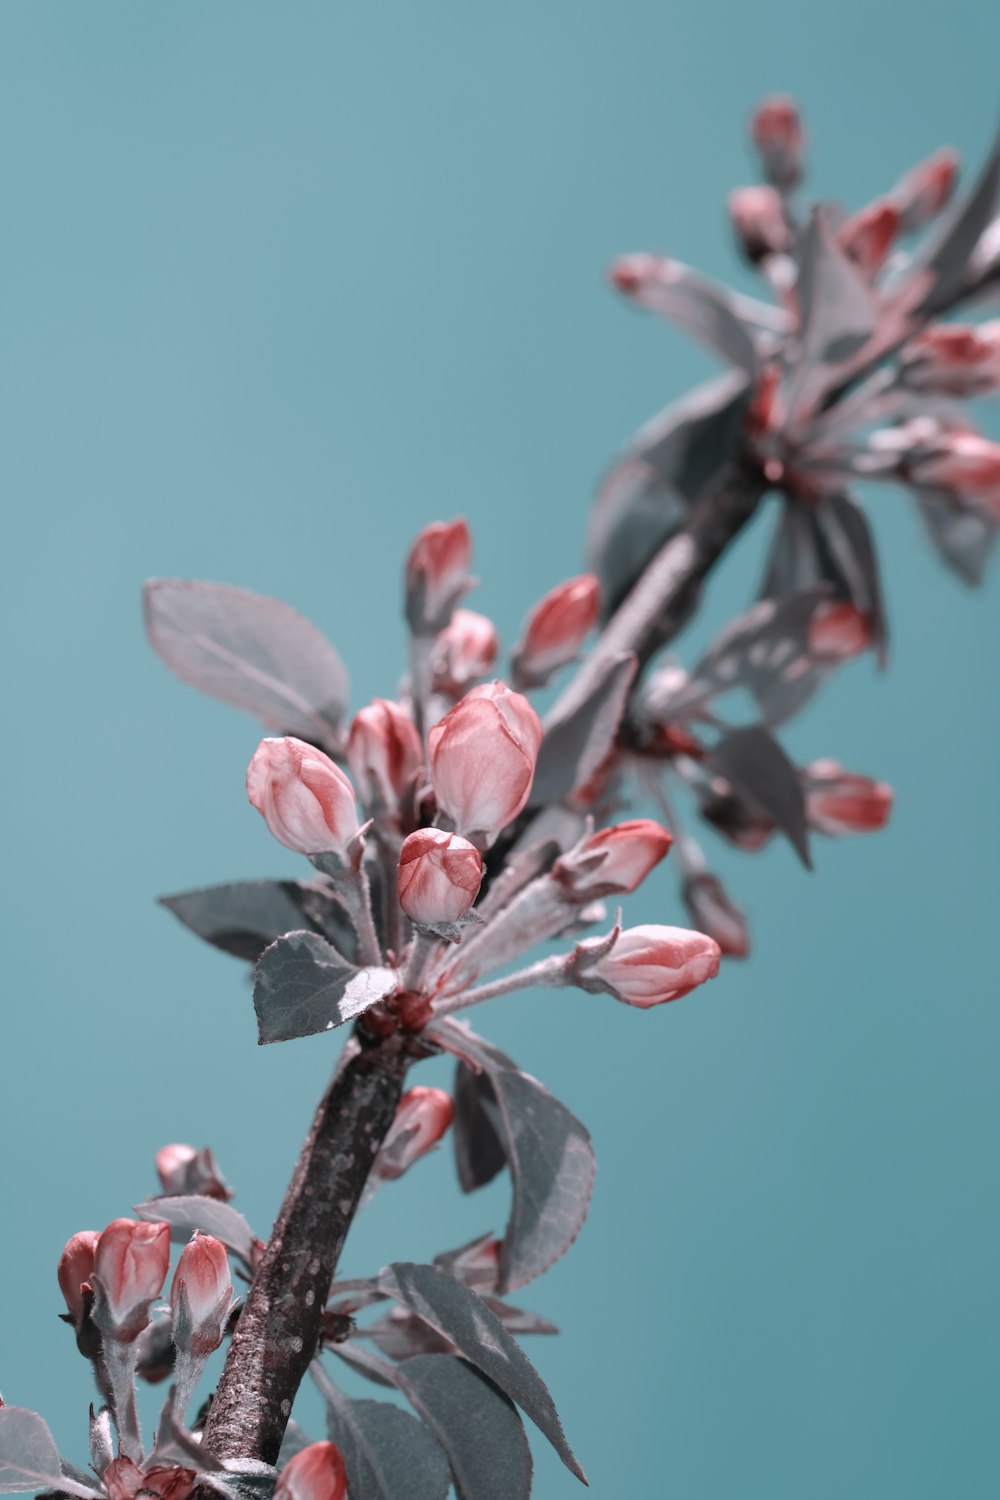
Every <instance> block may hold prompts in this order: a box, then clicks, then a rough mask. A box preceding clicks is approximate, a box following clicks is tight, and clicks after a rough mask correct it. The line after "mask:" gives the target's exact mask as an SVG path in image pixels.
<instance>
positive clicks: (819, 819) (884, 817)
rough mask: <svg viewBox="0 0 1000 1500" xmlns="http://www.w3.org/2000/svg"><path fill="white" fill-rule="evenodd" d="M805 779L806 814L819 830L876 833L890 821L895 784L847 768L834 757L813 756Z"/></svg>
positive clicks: (834, 833) (835, 833) (836, 834)
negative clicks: (827, 758)
mask: <svg viewBox="0 0 1000 1500" xmlns="http://www.w3.org/2000/svg"><path fill="white" fill-rule="evenodd" d="M803 780H804V782H805V794H806V817H807V818H808V820H809V826H810V828H814V829H815V830H816V832H817V833H825V834H827V835H828V836H829V837H831V838H839V837H842V836H843V835H845V834H848V833H877V832H878V830H879V829H880V828H884V827H885V825H886V824H887V823H888V821H889V814H890V812H891V811H892V788H891V787H890V786H887V785H886V783H885V782H884V781H872V780H871V778H870V777H868V776H858V775H856V774H855V773H854V772H853V771H845V770H844V768H843V766H841V765H840V763H839V762H838V761H835V760H814V761H813V763H812V765H810V766H807V767H806V770H805V774H804V777H803Z"/></svg>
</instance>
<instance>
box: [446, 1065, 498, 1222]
mask: <svg viewBox="0 0 1000 1500" xmlns="http://www.w3.org/2000/svg"><path fill="white" fill-rule="evenodd" d="M453 1097H454V1103H455V1119H454V1123H453V1125H452V1132H451V1143H452V1147H453V1149H454V1152H455V1168H456V1171H457V1172H458V1181H459V1186H460V1187H461V1189H462V1192H463V1193H472V1192H475V1190H476V1188H481V1187H485V1186H486V1184H487V1183H488V1182H492V1181H493V1179H494V1177H495V1176H496V1175H497V1173H498V1172H501V1171H502V1170H503V1168H504V1167H505V1166H506V1165H507V1156H506V1153H505V1152H504V1148H503V1142H502V1141H501V1139H500V1137H499V1135H498V1134H497V1130H496V1126H495V1124H494V1118H495V1111H496V1107H497V1105H496V1095H495V1094H494V1092H493V1088H492V1085H491V1084H490V1081H489V1079H488V1078H487V1077H486V1076H485V1074H482V1073H474V1072H473V1071H472V1069H471V1068H468V1067H466V1065H465V1063H464V1062H462V1061H461V1060H459V1062H457V1063H456V1065H455V1088H454V1095H453ZM490 1106H492V1109H491V1108H490Z"/></svg>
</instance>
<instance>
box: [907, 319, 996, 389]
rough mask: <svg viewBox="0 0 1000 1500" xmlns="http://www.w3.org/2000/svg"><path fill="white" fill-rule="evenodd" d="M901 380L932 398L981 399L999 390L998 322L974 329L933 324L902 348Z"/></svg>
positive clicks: (972, 327)
mask: <svg viewBox="0 0 1000 1500" xmlns="http://www.w3.org/2000/svg"><path fill="white" fill-rule="evenodd" d="M900 363H901V365H902V371H901V374H902V379H903V382H904V384H906V385H908V386H909V387H910V389H911V390H917V391H927V392H929V393H930V394H931V395H935V396H960V397H962V396H985V395H989V394H990V393H991V392H992V391H996V390H1000V319H994V320H993V321H992V322H990V323H981V324H980V325H979V326H978V327H974V326H972V325H970V324H966V323H934V324H932V325H931V327H930V328H926V329H924V331H923V333H921V334H918V336H917V337H916V338H915V339H911V340H910V342H909V343H908V344H907V345H906V346H905V347H904V349H903V351H902V353H901V355H900Z"/></svg>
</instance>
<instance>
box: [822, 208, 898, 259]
mask: <svg viewBox="0 0 1000 1500" xmlns="http://www.w3.org/2000/svg"><path fill="white" fill-rule="evenodd" d="M899 231H900V213H899V209H898V208H897V207H896V205H895V204H894V203H891V202H890V201H889V199H888V198H880V199H877V200H876V202H874V203H869V204H868V206H867V207H866V208H863V209H861V210H860V212H859V213H856V214H854V215H853V216H852V217H851V218H850V219H848V220H847V222H846V224H843V225H842V226H841V228H840V231H839V233H838V235H837V240H838V242H839V244H840V248H841V249H842V250H843V252H844V254H845V255H846V256H847V257H848V259H849V260H853V261H854V263H855V265H856V266H857V267H858V268H859V270H861V271H862V273H863V274H864V275H865V276H867V277H869V278H870V277H872V276H874V275H875V273H876V271H878V270H880V269H881V267H882V265H883V264H884V262H885V258H886V256H887V255H888V254H889V251H890V250H891V249H892V246H893V242H894V241H895V239H896V236H897V235H898V234H899Z"/></svg>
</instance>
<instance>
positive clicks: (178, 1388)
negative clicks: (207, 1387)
mask: <svg viewBox="0 0 1000 1500" xmlns="http://www.w3.org/2000/svg"><path fill="white" fill-rule="evenodd" d="M204 1368H205V1358H204V1356H203V1355H200V1354H191V1353H190V1352H189V1351H188V1350H185V1349H178V1350H177V1352H176V1356H175V1358H174V1393H175V1394H174V1415H175V1416H176V1418H177V1420H178V1422H179V1423H180V1424H181V1426H183V1425H184V1418H185V1416H186V1415H187V1409H188V1407H189V1406H190V1405H191V1398H192V1397H193V1396H194V1393H195V1389H196V1387H197V1385H198V1381H199V1380H200V1379H201V1375H202V1371H203V1370H204Z"/></svg>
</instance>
